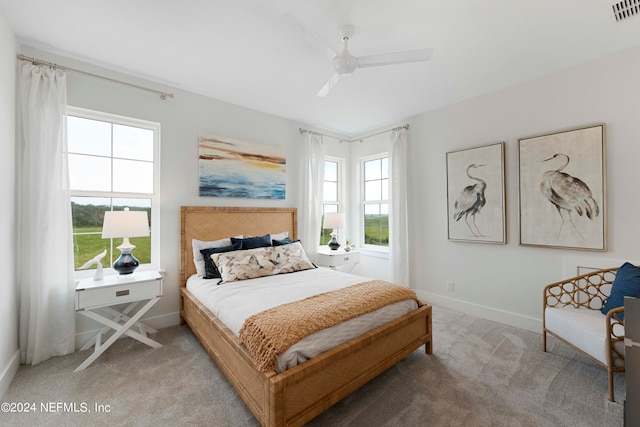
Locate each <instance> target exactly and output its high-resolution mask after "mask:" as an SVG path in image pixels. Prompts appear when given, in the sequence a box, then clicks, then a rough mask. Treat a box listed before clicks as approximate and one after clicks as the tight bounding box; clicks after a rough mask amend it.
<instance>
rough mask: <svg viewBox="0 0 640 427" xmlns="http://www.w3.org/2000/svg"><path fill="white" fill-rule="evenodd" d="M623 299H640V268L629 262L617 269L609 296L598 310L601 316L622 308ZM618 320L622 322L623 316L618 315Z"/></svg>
mask: <svg viewBox="0 0 640 427" xmlns="http://www.w3.org/2000/svg"><path fill="white" fill-rule="evenodd" d="M624 297H636V298H640V268H638V267H636V266H635V265H633V264H631V263H629V262H625V263H624V264H622V267H620V268H619V269H618V272H617V273H616V278H615V280H614V281H613V286H612V287H611V295H609V298H607V301H606V302H605V304H604V307H602V308H601V309H600V311H601V312H602V314H607V313H608V312H609V310H612V309H614V308H617V307H622V306H624ZM620 320H624V314H621V315H620Z"/></svg>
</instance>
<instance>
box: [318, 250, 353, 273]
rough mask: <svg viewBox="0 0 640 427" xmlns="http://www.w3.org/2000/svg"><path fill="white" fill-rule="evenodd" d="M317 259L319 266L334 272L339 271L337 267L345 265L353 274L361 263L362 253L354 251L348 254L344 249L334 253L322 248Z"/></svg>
mask: <svg viewBox="0 0 640 427" xmlns="http://www.w3.org/2000/svg"><path fill="white" fill-rule="evenodd" d="M316 259H317V261H318V265H322V266H324V267H330V268H332V269H334V270H337V269H336V267H339V266H341V265H344V266H346V267H348V268H349V270H348V271H349V272H351V270H353V268H354V267H355V266H356V264H358V263H359V262H360V252H358V251H356V250H353V249H352V250H350V251H349V252H346V251H345V250H344V249H342V248H338V249H337V250H335V251H332V250H331V249H329V248H328V247H326V246H321V247H320V248H319V249H318V256H317V258H316Z"/></svg>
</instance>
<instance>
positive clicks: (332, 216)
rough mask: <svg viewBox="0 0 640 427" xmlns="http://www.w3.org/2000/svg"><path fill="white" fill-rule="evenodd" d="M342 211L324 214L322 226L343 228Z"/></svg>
mask: <svg viewBox="0 0 640 427" xmlns="http://www.w3.org/2000/svg"><path fill="white" fill-rule="evenodd" d="M344 224H345V220H344V214H343V213H328V214H325V216H324V228H344Z"/></svg>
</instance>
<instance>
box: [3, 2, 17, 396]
mask: <svg viewBox="0 0 640 427" xmlns="http://www.w3.org/2000/svg"><path fill="white" fill-rule="evenodd" d="M17 50H18V45H17V42H16V39H15V36H14V34H13V32H12V31H11V29H10V28H9V24H8V23H7V21H6V18H5V16H4V12H3V11H2V9H0V93H1V94H2V96H1V97H0V199H1V200H3V201H5V203H2V205H1V207H0V242H2V245H0V259H2V261H3V264H4V267H3V269H2V276H3V277H2V280H1V281H0V293H1V294H2V298H0V325H2V327H0V397H2V396H3V395H4V393H5V392H6V391H7V389H8V388H9V384H10V383H11V380H12V379H13V377H14V375H15V373H16V372H17V370H18V366H19V363H20V352H19V351H18V290H17V289H18V288H17V284H16V283H17V277H16V258H15V252H16V251H15V248H16V245H17V240H16V233H15V228H16V227H15V225H16V215H15V205H16V203H15V202H16V198H15V195H16V191H15V186H16V179H15V174H16V168H15V158H16V150H15V147H16V145H15V140H16V132H15V130H16V115H15V111H16V104H15V103H16V96H15V93H16V53H17Z"/></svg>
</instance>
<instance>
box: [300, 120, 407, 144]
mask: <svg viewBox="0 0 640 427" xmlns="http://www.w3.org/2000/svg"><path fill="white" fill-rule="evenodd" d="M400 129H409V125H408V124H406V125H403V126H398V127H395V128H392V129H387V130H381V131H380V132H376V133H372V134H371V135H365V136H363V137H361V138H356V139H340V138H338V137H335V136H333V135H327V134H324V133H322V132H316V131H313V130H308V129H304V128H300V129H298V131H299V132H300V133H310V134H313V135H321V136H328V137H329V138H334V139H337V140H338V141H340V142H356V141H359V142H362V141H363V140H364V139H367V138H371V137H372V136H377V135H382V134H383V133H387V132H393V131H394V130H400Z"/></svg>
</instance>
